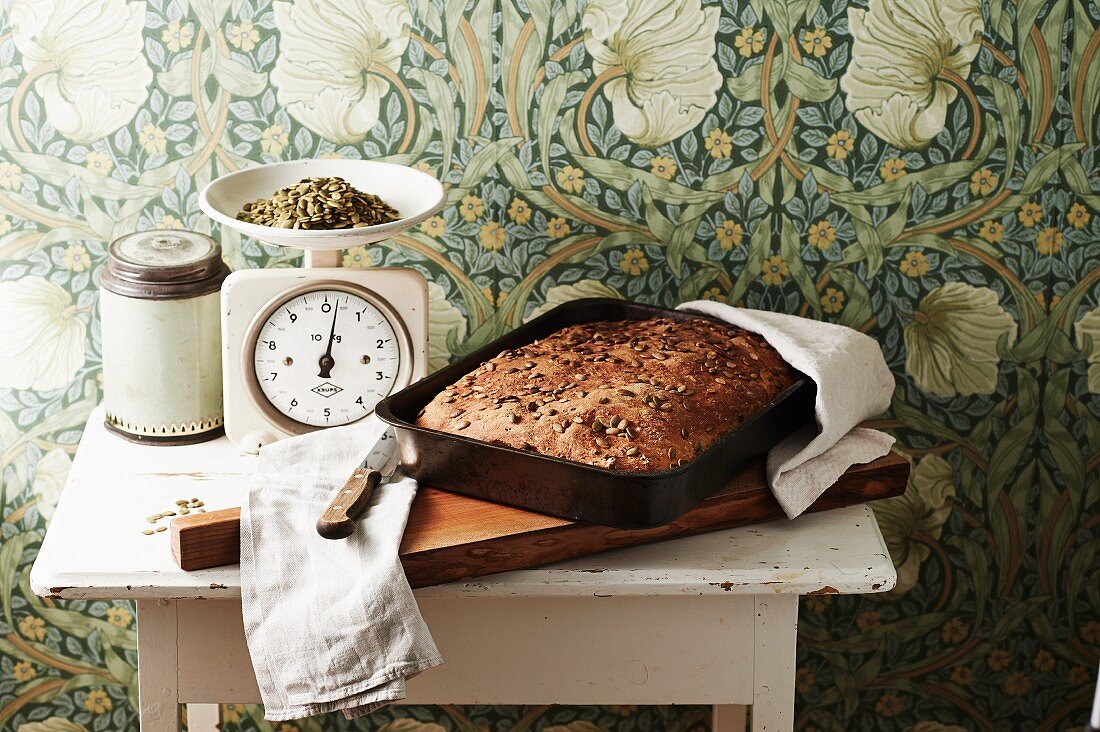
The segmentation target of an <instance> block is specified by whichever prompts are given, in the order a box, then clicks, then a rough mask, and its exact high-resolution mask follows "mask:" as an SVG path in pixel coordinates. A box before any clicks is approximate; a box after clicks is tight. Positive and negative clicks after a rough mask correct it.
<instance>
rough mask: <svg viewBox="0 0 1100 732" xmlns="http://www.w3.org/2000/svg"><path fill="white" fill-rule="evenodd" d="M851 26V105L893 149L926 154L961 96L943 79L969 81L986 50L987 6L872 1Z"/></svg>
mask: <svg viewBox="0 0 1100 732" xmlns="http://www.w3.org/2000/svg"><path fill="white" fill-rule="evenodd" d="M848 27H849V30H850V31H851V34H852V59H851V61H850V62H849V64H848V68H847V70H845V72H844V75H843V76H842V77H841V78H840V88H841V89H842V90H843V91H844V95H845V96H844V103H845V105H846V106H847V107H848V109H849V111H851V112H852V113H853V114H855V116H856V119H857V120H858V121H859V123H860V124H861V125H863V126H864V127H866V128H867V129H868V130H870V131H871V133H872V134H874V135H875V136H876V137H878V138H880V139H882V140H885V141H886V142H888V143H890V144H891V145H893V146H894V147H896V148H898V149H900V150H916V149H920V148H923V147H926V146H927V145H928V144H929V143H930V142H931V141H932V139H933V138H934V137H936V135H938V134H939V133H940V131H941V130H943V128H944V125H945V123H946V119H947V107H948V105H949V104H951V102H953V101H955V98H956V97H957V96H958V90H957V89H956V88H955V87H954V86H953V85H951V84H950V83H949V82H948V81H947V80H945V79H944V78H943V75H944V74H951V75H956V76H959V77H962V78H964V79H965V78H966V77H967V76H968V75H969V74H970V62H971V61H973V60H974V57H975V56H976V55H977V54H978V50H979V49H980V48H981V43H982V31H983V30H984V23H983V20H982V12H981V0H870V2H869V4H868V8H867V9H866V10H863V9H859V8H849V9H848ZM803 45H804V46H805V41H804V43H803Z"/></svg>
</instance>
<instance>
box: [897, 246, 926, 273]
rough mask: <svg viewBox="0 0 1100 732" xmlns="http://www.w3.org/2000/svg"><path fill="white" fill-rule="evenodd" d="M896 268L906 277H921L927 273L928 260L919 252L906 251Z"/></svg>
mask: <svg viewBox="0 0 1100 732" xmlns="http://www.w3.org/2000/svg"><path fill="white" fill-rule="evenodd" d="M898 269H899V270H901V273H902V274H903V275H905V276H906V277H921V276H922V275H925V274H928V260H927V259H926V258H925V256H924V254H923V253H921V252H907V253H906V255H905V259H903V260H901V264H900V265H898Z"/></svg>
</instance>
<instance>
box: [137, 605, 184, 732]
mask: <svg viewBox="0 0 1100 732" xmlns="http://www.w3.org/2000/svg"><path fill="white" fill-rule="evenodd" d="M176 630H177V628H176V601H175V600H138V602H137V633H138V644H137V645H138V706H139V710H138V713H139V717H140V720H141V732H179V729H180V711H179V709H180V708H179V696H178V694H177V684H178V679H177V676H176V669H177V668H178V665H179V664H178V661H179V659H178V658H177V654H176Z"/></svg>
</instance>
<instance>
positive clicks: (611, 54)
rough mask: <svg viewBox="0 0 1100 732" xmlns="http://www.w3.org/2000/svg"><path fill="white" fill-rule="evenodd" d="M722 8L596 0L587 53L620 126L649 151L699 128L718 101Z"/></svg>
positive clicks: (589, 10)
mask: <svg viewBox="0 0 1100 732" xmlns="http://www.w3.org/2000/svg"><path fill="white" fill-rule="evenodd" d="M720 16H721V10H720V8H718V7H717V6H710V7H707V8H703V7H702V3H701V1H700V0H667V2H660V3H654V2H651V0H589V2H588V3H587V5H586V6H585V10H584V15H583V16H582V17H581V27H582V28H583V30H584V31H585V32H586V34H587V35H586V37H585V41H584V45H585V48H587V49H588V53H589V54H590V55H591V56H592V70H593V72H595V74H596V75H597V76H601V75H604V74H611V75H612V76H611V77H610V78H609V79H608V80H607V81H606V82H605V83H604V87H603V93H604V95H605V96H606V97H607V98H608V100H609V101H610V102H611V113H612V115H613V117H614V119H615V124H616V125H617V126H618V128H619V129H620V130H621V131H622V133H623V134H624V135H626V136H627V137H629V138H630V139H631V140H633V141H634V142H635V143H637V144H638V145H641V146H642V147H657V146H658V145H662V144H664V143H666V142H668V141H670V140H675V139H676V138H678V137H680V136H681V135H683V134H684V133H685V132H687V131H689V130H691V129H692V128H693V127H695V126H696V125H698V124H699V122H700V121H702V119H703V115H705V114H706V113H707V110H709V109H710V108H711V107H713V106H714V104H715V102H716V101H717V99H718V97H717V92H718V89H719V88H720V87H721V86H722V72H721V71H719V70H718V62H717V61H716V60H715V58H714V57H715V40H714V39H715V36H716V34H717V33H718V20H719V18H720Z"/></svg>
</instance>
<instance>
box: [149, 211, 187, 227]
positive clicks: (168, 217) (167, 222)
mask: <svg viewBox="0 0 1100 732" xmlns="http://www.w3.org/2000/svg"><path fill="white" fill-rule="evenodd" d="M153 226H154V227H155V228H157V229H182V228H183V222H182V221H180V220H179V219H177V218H176V217H175V216H173V215H172V214H164V215H163V216H161V217H160V218H159V219H157V220H156V221H154V222H153Z"/></svg>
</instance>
